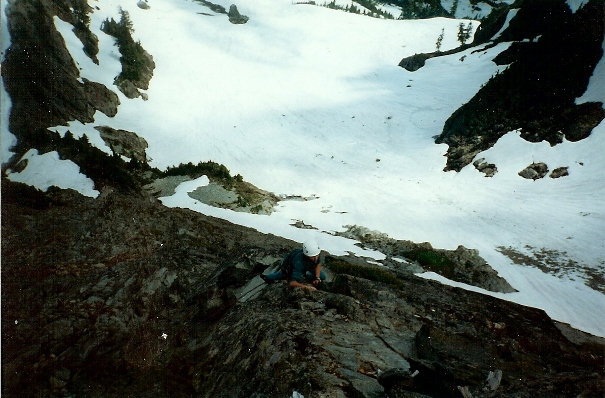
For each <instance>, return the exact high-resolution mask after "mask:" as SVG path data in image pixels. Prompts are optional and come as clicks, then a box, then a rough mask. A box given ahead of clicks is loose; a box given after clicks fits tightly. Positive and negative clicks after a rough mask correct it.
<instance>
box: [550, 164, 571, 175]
mask: <svg viewBox="0 0 605 398" xmlns="http://www.w3.org/2000/svg"><path fill="white" fill-rule="evenodd" d="M568 175H569V167H557V168H556V169H554V170H553V171H551V173H550V175H549V177H550V178H560V177H567V176H568Z"/></svg>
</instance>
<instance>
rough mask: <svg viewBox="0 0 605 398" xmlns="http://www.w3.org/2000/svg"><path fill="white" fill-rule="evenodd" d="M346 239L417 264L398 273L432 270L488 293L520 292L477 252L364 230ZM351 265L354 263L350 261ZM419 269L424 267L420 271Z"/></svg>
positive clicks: (402, 265)
mask: <svg viewBox="0 0 605 398" xmlns="http://www.w3.org/2000/svg"><path fill="white" fill-rule="evenodd" d="M339 234H340V235H342V236H345V237H348V238H352V239H356V240H359V241H360V242H362V244H363V245H365V246H367V247H370V248H372V249H374V250H378V251H380V252H382V253H385V254H386V255H388V256H389V257H390V258H399V259H408V260H409V261H411V262H412V263H413V264H409V265H407V264H405V263H402V262H398V265H397V266H396V268H397V269H399V270H400V271H403V272H406V273H413V272H422V271H423V270H430V271H433V272H436V273H438V274H440V275H442V276H445V277H446V278H448V279H452V280H455V281H458V282H463V283H467V284H469V285H474V286H479V287H482V288H484V289H487V290H491V291H497V292H504V293H511V292H515V291H516V290H515V289H514V288H513V287H512V286H511V285H510V284H509V283H508V282H507V281H506V280H505V279H504V278H502V277H501V276H499V275H498V273H497V272H496V271H494V269H493V268H491V267H490V265H489V264H488V263H487V262H486V261H485V260H484V259H483V258H481V256H479V253H478V252H477V251H476V250H473V249H467V248H465V247H464V246H459V247H458V248H456V250H443V249H434V248H433V247H432V246H431V245H430V243H428V242H426V243H421V244H418V243H414V242H410V241H404V240H396V239H392V238H390V237H389V236H387V235H386V234H383V233H380V232H376V231H371V230H369V229H367V228H364V227H360V226H347V231H346V232H341V233H339ZM348 261H350V260H348ZM419 267H422V268H421V269H420V270H419V269H418V268H419Z"/></svg>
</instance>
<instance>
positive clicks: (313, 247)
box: [303, 240, 321, 257]
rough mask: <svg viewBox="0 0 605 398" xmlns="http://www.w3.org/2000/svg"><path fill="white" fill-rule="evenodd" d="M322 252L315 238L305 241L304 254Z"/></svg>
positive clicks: (314, 254)
mask: <svg viewBox="0 0 605 398" xmlns="http://www.w3.org/2000/svg"><path fill="white" fill-rule="evenodd" d="M320 252H321V249H320V248H319V245H318V244H317V242H315V241H314V240H308V241H306V242H305V243H303V254H304V255H305V256H307V257H315V256H318V255H319V253H320Z"/></svg>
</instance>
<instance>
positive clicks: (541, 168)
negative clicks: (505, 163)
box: [519, 162, 548, 180]
mask: <svg viewBox="0 0 605 398" xmlns="http://www.w3.org/2000/svg"><path fill="white" fill-rule="evenodd" d="M547 173H548V166H547V165H546V164H545V163H542V162H538V163H532V164H530V165H529V166H527V167H526V168H524V169H523V170H521V171H520V172H519V175H520V176H521V177H523V178H526V179H528V180H538V179H540V178H543V177H544V176H545V175H546V174H547Z"/></svg>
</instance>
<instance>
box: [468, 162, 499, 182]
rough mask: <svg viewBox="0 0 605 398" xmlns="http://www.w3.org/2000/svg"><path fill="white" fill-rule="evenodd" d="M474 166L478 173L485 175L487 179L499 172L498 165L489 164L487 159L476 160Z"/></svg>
mask: <svg viewBox="0 0 605 398" xmlns="http://www.w3.org/2000/svg"><path fill="white" fill-rule="evenodd" d="M473 166H475V168H476V169H477V170H478V171H480V172H482V173H484V174H485V176H486V177H493V176H494V175H495V174H496V173H497V172H498V168H497V167H496V165H495V164H493V163H487V162H486V161H485V158H480V159H477V160H475V161H474V162H473Z"/></svg>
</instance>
